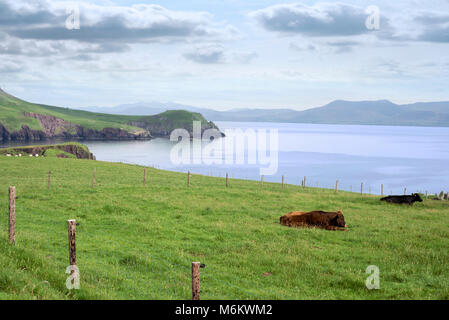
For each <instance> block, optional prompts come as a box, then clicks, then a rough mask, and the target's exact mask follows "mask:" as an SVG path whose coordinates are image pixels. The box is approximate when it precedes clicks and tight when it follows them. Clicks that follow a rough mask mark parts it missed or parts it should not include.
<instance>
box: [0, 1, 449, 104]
mask: <svg viewBox="0 0 449 320" xmlns="http://www.w3.org/2000/svg"><path fill="white" fill-rule="evenodd" d="M370 6H377V8H378V9H379V18H380V24H379V29H377V28H374V29H373V28H367V26H366V20H367V19H368V21H369V22H373V21H375V20H373V18H372V16H370V15H371V13H372V12H373V11H369V10H367V8H368V7H370ZM76 7H78V8H79V17H80V28H79V29H72V30H70V29H68V28H67V27H66V25H67V20H68V22H69V26H73V24H71V22H73V20H71V19H70V18H69V16H70V15H71V14H72V13H73V11H72V10H73V8H76ZM371 26H373V25H372V24H371ZM0 87H2V88H3V89H5V90H7V91H9V92H10V93H12V94H14V95H16V96H19V97H21V98H23V99H26V100H29V101H34V102H40V103H46V104H51V105H57V106H64V107H81V106H93V105H97V106H112V105H117V104H122V103H133V102H139V101H162V102H165V101H172V102H178V103H183V104H190V105H194V106H199V107H209V108H214V109H220V110H222V109H230V108H246V107H258V108H283V107H288V108H294V109H304V108H308V107H313V106H319V105H324V104H326V103H328V102H330V101H332V100H335V99H347V100H375V99H389V100H391V101H393V102H396V103H409V102H416V101H441V100H449V95H448V92H449V91H448V89H447V88H448V87H449V0H428V1H418V0H416V1H415V0H409V1H403V0H395V1H391V0H382V1H364V0H358V1H355V0H351V1H345V0H343V1H342V2H332V1H328V2H321V1H299V2H286V1H275V0H189V1H186V0H165V1H143V0H142V1H126V0H116V1H114V0H110V1H109V0H105V1H88V2H87V1H78V2H76V1H72V2H65V1H44V0H42V1H40V0H33V1H23V0H0Z"/></svg>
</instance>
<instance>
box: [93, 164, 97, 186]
mask: <svg viewBox="0 0 449 320" xmlns="http://www.w3.org/2000/svg"><path fill="white" fill-rule="evenodd" d="M96 176H97V168H94V172H93V174H92V188H94V187H95V177H96Z"/></svg>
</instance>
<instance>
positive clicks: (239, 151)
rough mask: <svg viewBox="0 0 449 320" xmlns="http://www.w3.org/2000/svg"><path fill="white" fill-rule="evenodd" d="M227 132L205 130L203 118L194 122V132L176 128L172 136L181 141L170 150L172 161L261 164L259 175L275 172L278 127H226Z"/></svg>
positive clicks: (183, 162)
mask: <svg viewBox="0 0 449 320" xmlns="http://www.w3.org/2000/svg"><path fill="white" fill-rule="evenodd" d="M224 134H225V138H224V139H222V134H221V132H220V131H218V130H217V129H207V130H204V132H202V131H201V122H200V121H194V122H193V132H192V136H191V135H190V133H189V132H188V131H187V130H186V129H175V130H174V131H173V132H172V133H171V135H170V140H171V141H173V142H178V143H177V144H175V145H174V146H173V148H172V150H171V152H170V160H171V162H172V163H173V164H175V165H180V164H183V165H189V164H196V165H199V164H202V165H221V164H226V165H234V164H237V165H243V164H245V163H246V164H249V165H259V173H260V175H267V176H268V175H274V174H276V172H277V170H278V153H279V134H278V130H277V129H261V128H259V129H257V130H254V129H246V130H242V129H226V130H225V131H224ZM267 145H268V146H269V147H268V148H267ZM245 146H246V148H245Z"/></svg>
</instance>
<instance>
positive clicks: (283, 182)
mask: <svg viewBox="0 0 449 320" xmlns="http://www.w3.org/2000/svg"><path fill="white" fill-rule="evenodd" d="M282 190H284V176H282Z"/></svg>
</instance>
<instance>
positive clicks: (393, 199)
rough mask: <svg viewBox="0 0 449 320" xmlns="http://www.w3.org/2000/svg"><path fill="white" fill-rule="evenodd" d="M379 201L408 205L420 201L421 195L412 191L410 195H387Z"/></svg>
mask: <svg viewBox="0 0 449 320" xmlns="http://www.w3.org/2000/svg"><path fill="white" fill-rule="evenodd" d="M380 201H386V202H390V203H400V204H402V203H408V204H409V205H412V204H413V203H414V202H422V199H421V197H420V196H419V194H417V193H414V194H412V195H411V196H389V197H385V198H382V199H380Z"/></svg>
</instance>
